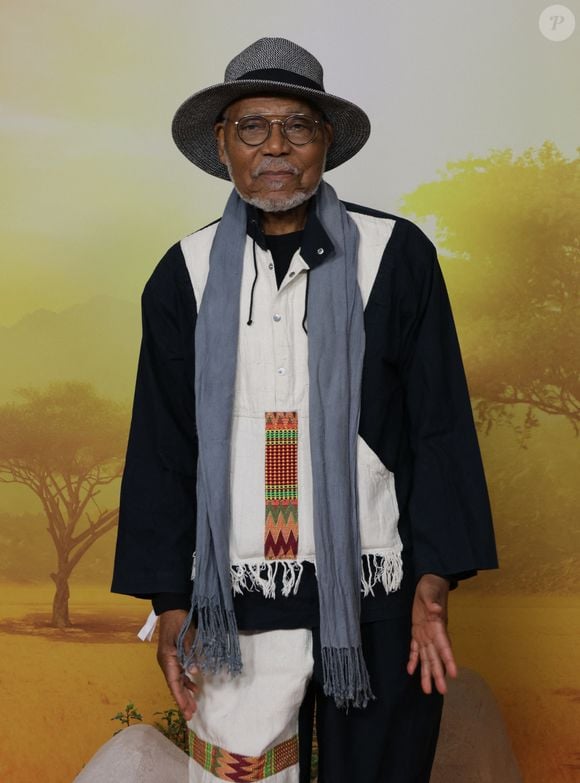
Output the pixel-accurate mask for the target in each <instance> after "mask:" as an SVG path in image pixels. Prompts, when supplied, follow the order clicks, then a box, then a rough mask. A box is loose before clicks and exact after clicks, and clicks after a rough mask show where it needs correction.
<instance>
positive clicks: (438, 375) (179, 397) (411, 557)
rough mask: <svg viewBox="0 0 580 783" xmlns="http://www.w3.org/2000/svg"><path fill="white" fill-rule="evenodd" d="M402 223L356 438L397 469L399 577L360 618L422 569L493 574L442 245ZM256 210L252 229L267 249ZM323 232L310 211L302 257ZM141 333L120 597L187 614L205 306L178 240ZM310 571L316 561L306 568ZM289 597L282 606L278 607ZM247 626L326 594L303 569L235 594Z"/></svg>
mask: <svg viewBox="0 0 580 783" xmlns="http://www.w3.org/2000/svg"><path fill="white" fill-rule="evenodd" d="M346 206H347V209H348V210H350V211H352V212H364V213H366V214H371V215H374V216H376V217H378V218H384V219H390V220H395V221H396V222H395V225H394V228H393V230H392V232H391V235H390V239H389V241H388V242H387V244H386V247H385V250H384V253H383V257H382V260H381V263H380V267H379V270H378V274H377V277H376V279H375V282H374V284H373V287H372V290H371V293H370V296H369V299H368V302H367V305H366V307H365V313H364V324H365V340H366V348H365V356H364V367H363V383H362V399H361V417H360V427H359V433H360V435H361V437H363V438H364V439H365V441H366V442H367V444H368V445H369V446H370V447H371V448H372V449H373V450H374V451H375V453H376V454H377V456H378V457H379V458H380V460H381V461H382V462H383V464H384V465H385V466H386V467H387V468H389V470H391V471H392V472H393V473H394V474H395V479H396V482H395V486H396V492H397V501H398V506H399V512H400V519H399V534H400V536H401V539H402V541H403V546H404V549H403V564H404V579H403V584H402V586H401V589H400V590H399V591H397V592H395V593H392V594H389V595H386V594H384V591H382V593H383V594H380V595H377V596H376V597H375V598H373V597H371V596H369V597H368V598H364V599H362V614H361V618H362V620H363V622H364V621H365V620H369V619H378V617H383V616H390V615H393V614H399V613H402V612H407V611H408V610H409V608H410V605H411V601H412V596H413V593H414V587H415V584H416V582H417V580H418V579H419V578H420V576H421V575H422V574H425V573H434V574H439V575H442V576H446V577H447V578H448V579H449V580H450V582H451V587H452V588H453V587H455V586H456V585H457V581H458V580H460V579H464V578H467V577H470V576H473V575H475V574H476V573H477V571H478V570H479V569H487V568H497V567H498V562H497V554H496V547H495V540H494V532H493V524H492V516H491V509H490V503H489V497H488V492H487V487H486V481H485V475H484V470H483V465H482V460H481V455H480V450H479V445H478V440H477V435H476V430H475V426H474V421H473V414H472V410H471V404H470V400H469V392H468V387H467V382H466V378H465V372H464V368H463V363H462V359H461V353H460V348H459V343H458V339H457V333H456V329H455V325H454V321H453V316H452V312H451V307H450V303H449V297H448V294H447V290H446V286H445V282H444V279H443V275H442V272H441V268H440V265H439V262H438V259H437V253H436V249H435V246H434V245H433V243H432V242H431V241H430V240H429V238H428V237H427V236H426V235H425V234H424V232H423V231H422V230H421V229H420V228H419V227H418V226H417V225H415V224H414V223H412V222H411V221H409V220H407V219H406V218H402V217H399V216H395V215H390V214H388V213H382V212H376V211H374V210H367V209H364V208H362V207H358V206H356V205H352V204H346ZM248 212H249V222H248V232H249V233H250V234H252V235H253V236H254V238H255V239H256V240H257V241H258V242H259V243H260V244H261V246H262V247H263V248H265V247H266V243H265V240H264V237H263V235H262V234H261V232H260V230H259V228H258V227H257V226H258V224H257V223H256V222H255V220H254V219H253V218H252V216H253V215H255V213H254V211H253V210H252V209H249V210H248ZM325 240H326V235H325V232H324V229H323V227H322V226H321V225H320V223H319V222H318V221H317V219H316V216H315V214H314V211H313V210H311V211H310V212H309V217H308V221H307V225H306V227H305V233H304V241H303V243H302V250H301V254H302V256H303V257H304V259H305V260H306V262H307V263H308V264H309V265H310V266H311V267H313V266H314V265H315V264H317V263H321V259H320V257H319V256H317V255H316V253H315V250H314V249H315V248H316V247H319V246H320V244H321V243H323V242H324V241H325ZM141 306H142V325H143V336H142V341H141V349H140V355H139V363H138V369H137V379H136V386H135V396H134V402H133V413H132V419H131V428H130V434H129V442H128V447H127V455H126V464H125V469H124V473H123V478H122V483H121V496H120V512H119V529H118V536H117V546H116V553H115V564H114V573H113V582H112V586H111V590H112V592H116V593H124V594H128V595H134V596H138V597H142V598H150V599H153V605H154V607H155V609H156V611H157V612H158V613H159V612H160V611H163V610H164V609H167V608H177V607H180V608H186V607H187V605H188V603H189V595H190V592H191V581H190V571H191V559H192V553H193V550H194V548H195V470H196V453H197V452H196V444H197V440H196V429H195V401H194V362H195V353H194V334H195V323H196V302H195V297H194V293H193V288H192V285H191V281H190V278H189V273H188V271H187V268H186V265H185V260H184V257H183V254H182V252H181V248H180V245H179V243H177V244H176V245H174V246H173V247H172V248H170V249H169V251H168V252H167V253H166V255H165V256H164V257H163V258H162V259H161V261H160V262H159V263H158V265H157V266H156V267H155V269H154V271H153V273H152V275H151V276H150V278H149V280H148V281H147V283H146V285H145V288H144V290H143V294H142V297H141ZM306 565H307V566H309V564H306ZM283 602H285V603H283ZM234 604H235V607H236V613H237V616H238V624H239V626H240V627H241V628H242V627H247V628H251V627H255V628H266V627H294V626H295V624H296V623H298V624H314V623H315V622H316V616H317V591H316V584H315V577H314V572H313V569H311V568H307V569H306V571H305V575H304V577H303V580H302V583H301V587H300V591H299V595H298V596H295V597H289V598H283V597H281V598H280V599H276V601H273V600H272V599H265V598H263V597H262V596H259V595H256V594H251V593H250V594H247V595H245V596H235V599H234Z"/></svg>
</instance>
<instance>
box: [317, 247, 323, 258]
mask: <svg viewBox="0 0 580 783" xmlns="http://www.w3.org/2000/svg"><path fill="white" fill-rule="evenodd" d="M316 252H317V253H318V255H319V256H321V255H322V254H323V253H324V248H323V247H319V248H318V250H317V251H316Z"/></svg>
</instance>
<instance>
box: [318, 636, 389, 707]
mask: <svg viewBox="0 0 580 783" xmlns="http://www.w3.org/2000/svg"><path fill="white" fill-rule="evenodd" d="M322 677H323V688H324V693H325V695H326V696H332V697H333V698H334V701H335V703H336V706H337V707H339V708H341V707H345V708H346V712H347V713H348V708H349V706H351V705H352V706H353V707H366V706H367V704H368V702H369V701H370V700H371V699H376V698H377V697H376V696H375V695H374V694H373V692H372V690H371V683H370V679H369V673H368V670H367V667H366V664H365V661H364V656H363V652H362V648H361V647H323V648H322Z"/></svg>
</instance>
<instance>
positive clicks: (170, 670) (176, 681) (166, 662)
mask: <svg viewBox="0 0 580 783" xmlns="http://www.w3.org/2000/svg"><path fill="white" fill-rule="evenodd" d="M158 660H159V665H160V666H161V669H162V671H163V674H164V675H165V679H166V681H167V685H168V686H169V690H170V691H171V693H172V695H173V698H174V699H175V702H176V704H177V706H178V707H179V709H180V710H181V712H182V714H183V717H184V718H185V720H189V719H190V718H191V717H192V715H193V713H194V712H195V711H196V709H197V702H196V695H197V690H198V685H197V683H195V682H194V681H193V680H191V679H189V678H188V677H187V676H186V675H185V674H184V673H183V669H182V668H181V665H180V663H179V661H178V660H177V657H176V656H174V655H173V654H172V653H171V652H169V653H166V654H163V653H162V654H161V655H159V656H158Z"/></svg>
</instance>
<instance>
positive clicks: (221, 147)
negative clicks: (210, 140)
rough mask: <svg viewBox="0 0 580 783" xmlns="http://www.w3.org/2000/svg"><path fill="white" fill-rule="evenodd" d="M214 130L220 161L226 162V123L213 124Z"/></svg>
mask: <svg viewBox="0 0 580 783" xmlns="http://www.w3.org/2000/svg"><path fill="white" fill-rule="evenodd" d="M213 132H214V133H215V138H216V144H217V153H218V157H219V159H220V163H224V164H225V162H226V161H225V125H224V123H223V122H216V124H215V125H214V126H213Z"/></svg>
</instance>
